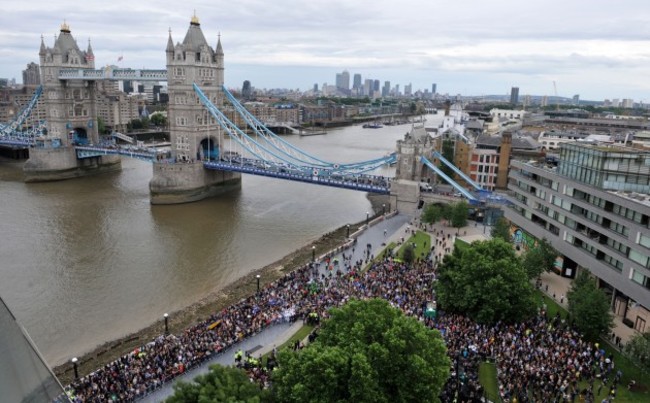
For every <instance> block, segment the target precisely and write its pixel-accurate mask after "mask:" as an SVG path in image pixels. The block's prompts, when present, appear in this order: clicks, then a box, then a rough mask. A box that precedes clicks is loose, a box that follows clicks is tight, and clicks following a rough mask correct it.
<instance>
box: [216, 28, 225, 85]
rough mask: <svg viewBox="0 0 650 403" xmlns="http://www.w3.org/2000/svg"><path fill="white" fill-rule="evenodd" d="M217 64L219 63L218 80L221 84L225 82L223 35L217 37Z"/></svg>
mask: <svg viewBox="0 0 650 403" xmlns="http://www.w3.org/2000/svg"><path fill="white" fill-rule="evenodd" d="M215 62H216V63H217V80H218V81H219V82H221V83H223V82H224V76H223V69H224V63H223V47H221V34H219V35H217V47H216V51H215Z"/></svg>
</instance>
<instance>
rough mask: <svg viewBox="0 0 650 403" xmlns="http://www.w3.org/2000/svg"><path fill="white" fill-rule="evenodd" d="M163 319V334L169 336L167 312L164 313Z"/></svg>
mask: <svg viewBox="0 0 650 403" xmlns="http://www.w3.org/2000/svg"><path fill="white" fill-rule="evenodd" d="M163 318H165V334H169V323H168V321H169V314H168V313H167V312H165V314H164V315H163Z"/></svg>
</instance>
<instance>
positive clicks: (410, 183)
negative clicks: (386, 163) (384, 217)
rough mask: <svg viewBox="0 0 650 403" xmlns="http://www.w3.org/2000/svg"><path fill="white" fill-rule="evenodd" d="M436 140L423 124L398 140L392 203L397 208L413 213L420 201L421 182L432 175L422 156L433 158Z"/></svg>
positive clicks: (391, 196) (391, 194) (391, 193)
mask: <svg viewBox="0 0 650 403" xmlns="http://www.w3.org/2000/svg"><path fill="white" fill-rule="evenodd" d="M433 150H434V142H433V139H432V138H431V136H429V134H428V133H427V132H426V130H425V129H424V127H423V126H418V127H413V128H412V129H411V131H410V132H409V133H406V134H405V135H404V139H403V140H398V141H397V167H396V170H395V180H394V181H393V183H392V185H391V192H390V199H391V205H393V206H396V208H397V210H399V211H403V212H406V213H413V212H415V210H416V209H417V205H418V203H419V201H420V186H419V182H420V181H422V180H424V181H425V182H428V181H427V179H428V178H429V177H430V173H429V170H428V168H427V167H426V166H425V165H424V164H423V163H422V162H420V156H425V157H426V158H428V159H431V154H432V153H433Z"/></svg>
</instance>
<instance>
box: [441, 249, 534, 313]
mask: <svg viewBox="0 0 650 403" xmlns="http://www.w3.org/2000/svg"><path fill="white" fill-rule="evenodd" d="M436 292H437V297H438V304H439V306H440V307H441V308H442V309H444V310H447V311H450V312H456V313H460V314H463V315H467V316H469V317H471V318H473V319H475V320H476V321H478V322H480V323H495V322H497V321H499V320H502V321H506V322H517V321H520V320H522V319H525V318H527V317H529V316H531V315H532V314H533V313H534V312H535V308H536V300H535V298H534V289H533V286H532V285H531V283H530V281H528V276H527V275H526V272H525V271H524V269H523V267H522V266H521V261H520V259H518V258H517V256H516V255H515V252H514V250H513V248H512V245H510V244H508V243H507V242H505V241H503V240H502V239H492V240H489V241H482V242H474V243H472V244H471V245H469V247H467V248H454V251H453V253H452V254H451V255H447V256H445V258H444V259H443V261H442V264H441V266H440V268H439V276H438V282H437V285H436Z"/></svg>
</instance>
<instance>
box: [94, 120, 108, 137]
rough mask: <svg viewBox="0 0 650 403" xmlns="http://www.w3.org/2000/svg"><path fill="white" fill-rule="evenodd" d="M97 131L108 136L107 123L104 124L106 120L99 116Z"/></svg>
mask: <svg viewBox="0 0 650 403" xmlns="http://www.w3.org/2000/svg"><path fill="white" fill-rule="evenodd" d="M97 131H98V132H99V134H100V135H102V134H108V133H107V131H106V123H104V119H102V118H101V117H99V116H98V117H97Z"/></svg>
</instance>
